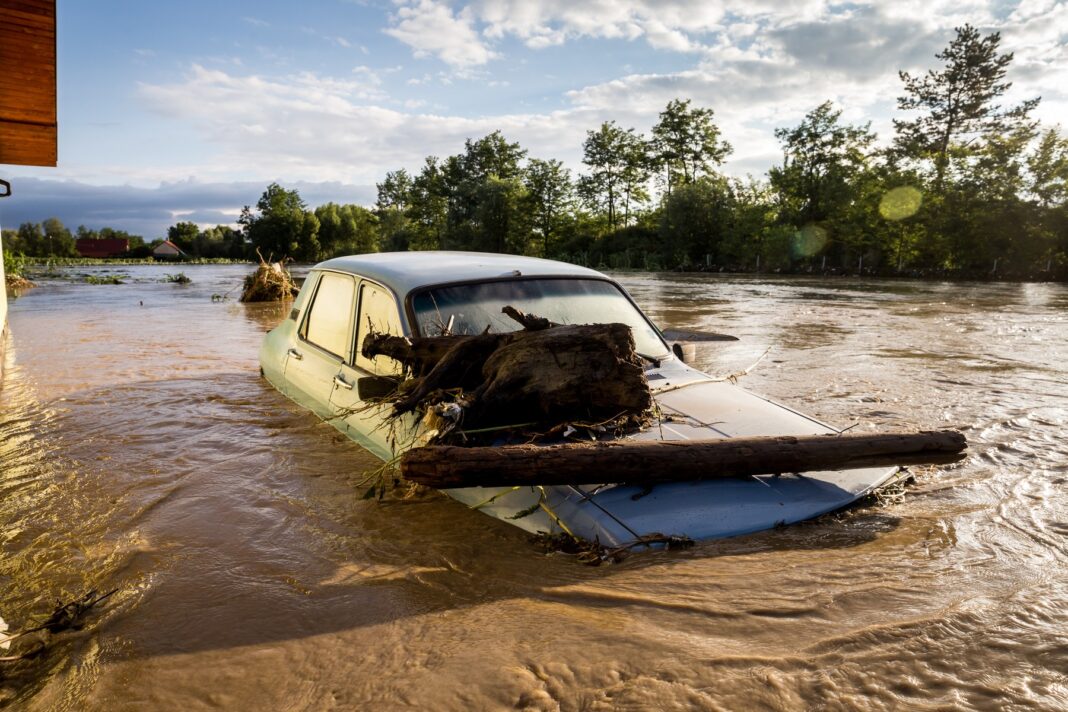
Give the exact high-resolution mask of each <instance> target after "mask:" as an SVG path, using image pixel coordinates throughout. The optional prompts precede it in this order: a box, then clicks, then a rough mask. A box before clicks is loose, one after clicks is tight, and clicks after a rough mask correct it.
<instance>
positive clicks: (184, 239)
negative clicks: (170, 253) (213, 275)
mask: <svg viewBox="0 0 1068 712" xmlns="http://www.w3.org/2000/svg"><path fill="white" fill-rule="evenodd" d="M199 235H200V226H199V225H197V224H196V223H194V222H179V223H176V224H174V225H171V226H170V227H169V228H167V239H168V240H170V241H171V242H173V243H174V244H175V245H177V246H178V248H179V249H180V250H181V251H182V252H185V253H187V254H190V255H196V256H197V257H202V256H203V255H201V253H200V250H199V249H198V245H197V237H198V236H199Z"/></svg>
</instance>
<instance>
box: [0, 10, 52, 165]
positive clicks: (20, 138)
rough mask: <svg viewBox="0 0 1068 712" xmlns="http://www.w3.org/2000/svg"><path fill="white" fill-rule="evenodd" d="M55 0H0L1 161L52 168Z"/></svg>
mask: <svg viewBox="0 0 1068 712" xmlns="http://www.w3.org/2000/svg"><path fill="white" fill-rule="evenodd" d="M56 126H57V125H56V2H55V0H0V163H14V164H20V165H29V166H54V165H56V159H57V128H56Z"/></svg>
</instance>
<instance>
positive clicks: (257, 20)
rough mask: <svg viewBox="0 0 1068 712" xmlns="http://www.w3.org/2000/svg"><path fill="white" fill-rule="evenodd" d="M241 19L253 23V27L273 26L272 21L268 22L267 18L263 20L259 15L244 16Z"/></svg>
mask: <svg viewBox="0 0 1068 712" xmlns="http://www.w3.org/2000/svg"><path fill="white" fill-rule="evenodd" d="M241 20H242V21H243V22H246V23H248V24H250V25H252V26H253V27H270V26H271V23H269V22H267V21H266V20H261V19H260V18H258V17H242V18H241Z"/></svg>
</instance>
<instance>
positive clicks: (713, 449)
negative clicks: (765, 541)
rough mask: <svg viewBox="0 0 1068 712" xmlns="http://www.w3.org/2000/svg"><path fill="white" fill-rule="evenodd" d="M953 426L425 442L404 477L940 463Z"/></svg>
mask: <svg viewBox="0 0 1068 712" xmlns="http://www.w3.org/2000/svg"><path fill="white" fill-rule="evenodd" d="M966 447H967V441H966V440H965V438H964V436H963V435H962V434H961V433H959V432H957V431H954V430H942V431H927V432H920V433H887V434H881V435H807V436H778V437H746V438H724V439H719V440H683V441H663V440H654V441H641V442H635V441H627V440H617V441H607V442H591V443H574V444H571V443H569V444H564V445H545V446H538V445H514V446H501V447H471V448H465V447H453V446H441V445H439V446H431V447H422V448H416V449H414V450H409V451H408V452H407V453H405V454H404V456H403V457H402V459H401V461H400V472H401V475H402V476H403V477H405V478H406V479H408V480H410V481H412V482H418V483H419V484H422V485H427V486H430V487H436V488H439V489H448V488H451V487H511V486H517V485H519V486H522V485H554V484H571V485H578V484H598V483H613V482H624V483H631V484H645V485H652V484H658V483H663V482H683V481H688V480H701V479H715V478H724V477H745V476H749V475H760V474H781V473H792V472H810V471H820V470H850V469H855V468H861V467H884V466H885V467H891V466H893V465H915V464H946V463H950V462H957V461H959V460H962V459H963V458H964V454H963V451H964V449H965V448H966Z"/></svg>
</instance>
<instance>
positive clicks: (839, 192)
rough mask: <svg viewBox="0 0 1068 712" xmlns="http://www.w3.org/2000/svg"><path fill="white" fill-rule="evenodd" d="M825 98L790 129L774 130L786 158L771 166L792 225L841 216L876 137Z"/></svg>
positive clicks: (772, 181) (848, 202) (865, 126)
mask: <svg viewBox="0 0 1068 712" xmlns="http://www.w3.org/2000/svg"><path fill="white" fill-rule="evenodd" d="M841 116H842V112H841V110H838V111H836V110H835V109H834V106H833V104H831V102H829V101H826V102H824V103H822V104H820V105H819V106H818V107H817V108H815V109H813V110H812V111H810V112H809V113H808V114H806V115H805V118H804V119H803V120H802V121H801V123H800V124H799V125H798V126H796V127H795V128H792V129H776V130H775V136H776V137H777V138H778V139H779V141H781V142H782V146H783V152H784V154H785V157H784V159H783V164H782V166H777V167H775V168H772V169H771V170H770V171H769V176H770V178H771V185H772V187H773V188H775V190H776V191H777V192H778V193H779V195H780V196H781V199H782V202H783V205H784V207H785V208H786V215H785V217H786V218H787V219H788V220H789V221H791V222H792V223H793V224H794V225H795V226H800V225H802V224H805V223H814V222H822V221H825V220H827V219H828V218H831V217H834V216H836V215H841V214H842V212H843V210H844V208H845V207H846V206H848V205H849V204H850V203H851V202H852V200H853V199H854V197H855V191H854V184H855V181H856V178H857V176H858V174H859V173H860V172H861V171H862V170H864V168H865V166H866V163H867V160H868V153H869V151H870V149H871V144H872V142H873V141H874V140H875V134H873V133H872V132H871V131H870V130H869V127H868V125H867V124H865V125H864V126H850V125H847V124H842V123H840V122H839V119H840V118H841Z"/></svg>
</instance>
